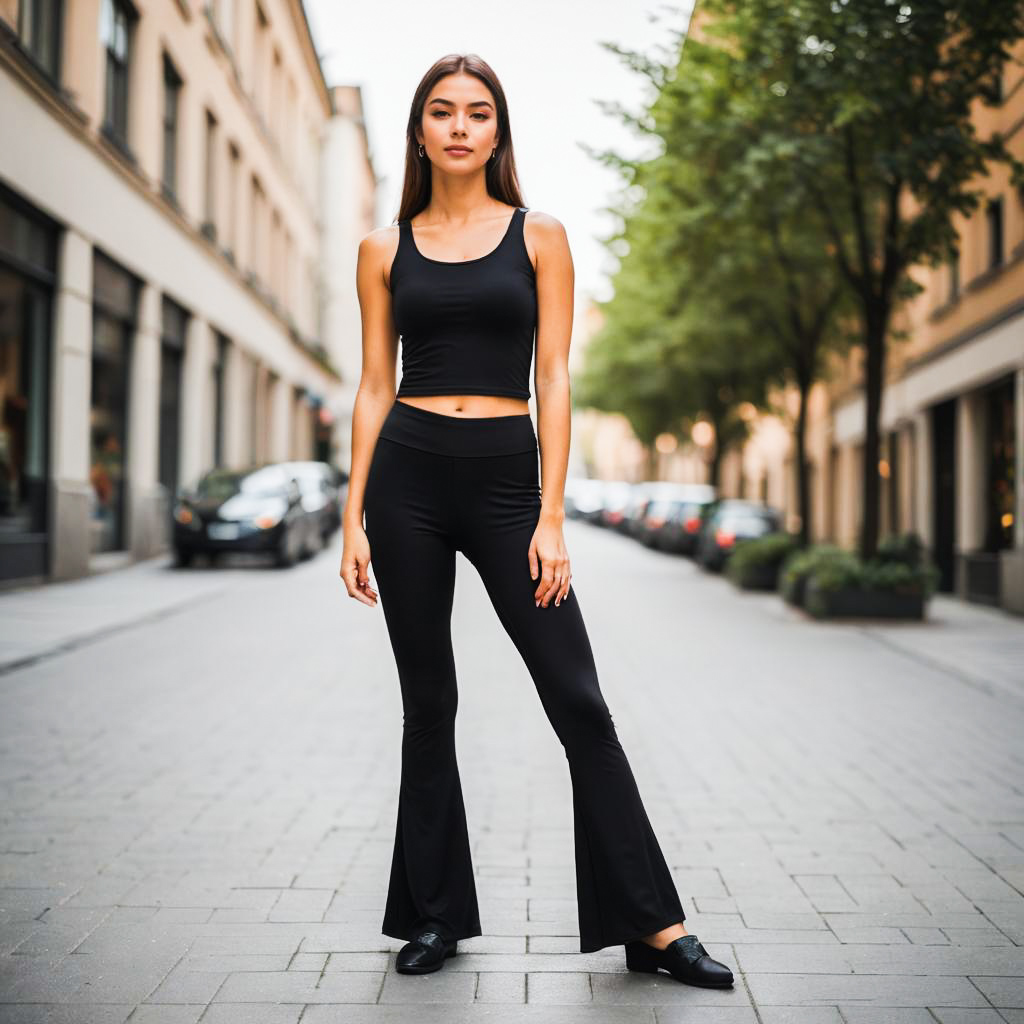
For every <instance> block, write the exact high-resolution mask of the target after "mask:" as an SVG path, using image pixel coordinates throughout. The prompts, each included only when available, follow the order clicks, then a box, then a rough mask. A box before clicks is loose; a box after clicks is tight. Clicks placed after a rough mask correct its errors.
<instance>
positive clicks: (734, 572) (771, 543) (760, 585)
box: [725, 532, 800, 590]
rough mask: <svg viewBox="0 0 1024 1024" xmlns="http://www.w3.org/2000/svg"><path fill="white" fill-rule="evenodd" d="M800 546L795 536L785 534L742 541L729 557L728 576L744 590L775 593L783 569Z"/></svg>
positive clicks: (767, 535)
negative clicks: (787, 560)
mask: <svg viewBox="0 0 1024 1024" xmlns="http://www.w3.org/2000/svg"><path fill="white" fill-rule="evenodd" d="M799 543H800V541H799V538H797V537H795V536H793V534H790V533H782V532H779V533H768V534H765V535H764V536H763V537H756V538H749V539H748V540H743V541H740V543H739V544H737V545H736V550H735V551H734V552H733V553H732V554H731V555H730V556H729V561H728V563H727V564H726V569H725V572H726V575H727V576H728V577H729V579H731V580H732V582H733V583H735V584H736V585H737V586H738V587H742V588H743V589H744V590H774V589H775V587H776V586H777V584H778V577H779V569H780V568H781V566H782V564H783V562H785V561H786V559H787V558H788V557H789V556H790V555H791V554H792V553H793V552H794V551H795V550H796V548H797V546H798V545H799Z"/></svg>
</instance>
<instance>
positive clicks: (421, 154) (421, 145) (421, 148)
mask: <svg viewBox="0 0 1024 1024" xmlns="http://www.w3.org/2000/svg"><path fill="white" fill-rule="evenodd" d="M420 156H423V143H422V142H421V143H420Z"/></svg>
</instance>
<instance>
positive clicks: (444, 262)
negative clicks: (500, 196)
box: [405, 206, 522, 267]
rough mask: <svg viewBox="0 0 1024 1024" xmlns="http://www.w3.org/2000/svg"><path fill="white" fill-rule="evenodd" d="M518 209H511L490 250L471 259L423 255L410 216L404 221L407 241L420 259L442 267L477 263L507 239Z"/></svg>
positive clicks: (490, 254)
mask: <svg viewBox="0 0 1024 1024" xmlns="http://www.w3.org/2000/svg"><path fill="white" fill-rule="evenodd" d="M520 210H522V207H521V206H517V207H516V208H515V209H514V210H513V211H512V216H511V217H509V219H508V224H506V225H505V232H504V234H503V235H502V236H501V241H499V242H498V244H497V245H496V246H495V247H494V248H493V249H492V250H491V251H490V252H485V253H484V254H483V256H474V257H473V258H472V259H471V260H435V259H434V258H433V256H424V255H423V253H422V252H420V249H419V246H418V245H417V244H416V232H415V231H414V230H413V226H412V219H411V218H410V219H409V220H407V221H406V222H405V223H406V224H407V225H408V228H409V241H410V242H411V243H412V248H413V252H415V253H416V255H417V256H419V258H420V259H421V260H426V261H427V262H428V263H439V264H440V265H441V266H442V267H462V266H465V265H466V264H467V263H479V262H480V261H481V260H486V259H488V258H489V257H491V256H493V255H494V254H495V253H496V252H497V251H498V250H499V249H500V248H501V247H502V246H503V245H504V244H505V242H506V241H507V240H508V236H509V235H510V234H511V233H512V225H513V224H514V223H515V219H516V214H517V213H519V212H520Z"/></svg>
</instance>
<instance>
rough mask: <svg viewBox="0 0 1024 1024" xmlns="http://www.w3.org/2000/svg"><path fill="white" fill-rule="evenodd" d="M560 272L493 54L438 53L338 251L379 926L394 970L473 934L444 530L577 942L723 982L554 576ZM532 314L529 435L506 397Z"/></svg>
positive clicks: (568, 307)
mask: <svg viewBox="0 0 1024 1024" xmlns="http://www.w3.org/2000/svg"><path fill="white" fill-rule="evenodd" d="M573 280H574V275H573V266H572V259H571V256H570V254H569V247H568V243H567V240H566V235H565V231H564V229H563V228H562V225H561V224H560V223H559V222H558V221H557V220H555V218H553V217H550V216H548V215H546V214H542V213H536V212H531V213H530V214H529V215H527V213H526V211H525V208H524V207H523V206H522V198H521V196H520V192H519V186H518V182H517V178H516V171H515V162H514V158H513V152H512V140H511V136H510V134H509V119H508V110H507V106H506V102H505V96H504V93H503V91H502V88H501V85H500V84H499V82H498V80H497V78H496V77H495V75H494V73H493V71H492V70H491V68H490V67H489V66H488V65H487V64H486V63H485V62H484V61H482V60H481V59H480V58H479V57H476V56H474V55H450V56H448V57H445V58H443V59H441V60H440V61H438V62H437V63H436V64H435V65H434V66H433V67H432V68H431V69H430V70H429V71H428V72H427V74H426V75H425V76H424V78H423V80H422V81H421V83H420V85H419V87H418V88H417V90H416V94H415V96H414V97H413V102H412V110H411V113H410V117H409V124H408V129H407V152H406V175H405V187H404V190H403V195H402V202H401V209H400V211H399V218H398V226H397V227H388V228H382V229H380V230H377V231H374V232H372V233H371V234H369V235H367V236H366V238H364V239H363V240H362V242H361V243H360V246H359V257H358V266H357V289H358V294H359V302H360V306H361V310H362V327H363V368H362V376H361V380H360V384H359V390H358V394H357V397H356V401H355V408H354V411H353V416H352V467H351V476H350V480H349V490H348V498H347V501H346V506H345V518H344V553H343V555H342V563H341V577H342V579H343V580H344V581H345V586H346V588H347V590H348V593H349V594H350V595H351V596H352V597H353V598H355V599H356V600H358V601H361V602H363V603H364V604H367V605H370V606H371V607H373V606H375V605H376V603H377V597H378V595H377V592H376V591H375V590H373V588H372V587H371V586H370V581H369V577H368V568H369V565H370V557H371V550H372V553H373V566H374V574H375V576H376V580H377V584H378V585H379V587H380V588H381V593H382V596H383V607H384V617H385V621H386V623H387V628H388V634H389V637H390V641H391V646H392V649H393V652H394V656H395V661H396V665H397V668H398V675H399V681H400V685H401V691H402V702H403V706H404V724H403V737H402V774H401V786H400V789H399V803H398V820H397V824H396V831H395V845H394V856H393V859H392V864H391V877H390V885H389V890H388V897H387V905H386V908H385V912H384V923H383V929H382V931H383V934H385V935H390V936H392V937H393V938H401V939H406V940H408V941H407V942H406V945H405V946H403V947H402V949H401V950H400V952H399V953H398V957H397V960H396V968H397V970H398V971H400V972H402V973H414V974H422V973H425V972H427V971H433V970H437V969H438V968H439V967H441V966H442V965H443V963H444V960H445V958H446V957H449V956H453V955H454V954H455V953H456V949H457V943H458V940H459V939H464V938H469V937H471V936H474V935H480V934H482V932H481V927H480V918H479V912H478V907H477V898H476V888H475V884H474V878H473V866H472V861H471V857H470V847H469V838H468V835H467V825H466V815H465V809H464V805H463V799H462V788H461V783H460V780H459V771H458V766H457V764H456V758H455V711H456V707H457V704H458V691H457V687H456V678H455V663H454V657H453V652H452V641H451V610H452V598H453V588H454V583H455V553H456V551H457V550H458V551H462V553H463V554H464V555H465V556H466V557H467V558H468V559H469V560H470V561H471V562H472V563H473V565H474V566H475V568H476V569H477V570H478V571H479V573H480V575H481V577H482V579H483V582H484V585H485V587H486V589H487V592H488V595H489V597H490V599H491V601H492V603H493V605H494V608H495V611H496V612H497V614H498V617H499V619H500V621H501V623H502V625H503V626H504V627H505V629H506V630H507V632H508V634H509V636H510V637H511V639H512V640H513V642H514V643H515V645H516V647H517V648H518V650H519V652H520V654H521V655H522V657H523V659H524V661H525V663H526V665H527V666H528V668H529V670H530V673H531V676H532V678H533V680H534V682H535V684H536V686H537V692H538V694H539V696H540V699H541V703H542V705H543V707H544V710H545V712H546V714H547V716H548V718H549V720H550V721H551V723H552V725H553V726H554V729H555V731H556V734H557V736H558V738H559V740H560V741H561V742H562V744H563V746H564V747H565V752H566V757H567V759H568V762H569V770H570V777H571V781H572V786H573V807H574V819H575V832H574V838H575V856H576V880H577V904H578V910H579V925H580V950H581V952H584V953H587V952H592V951H593V950H597V949H601V948H603V947H605V946H610V945H616V944H622V945H625V947H626V962H627V966H628V967H629V968H630V969H632V970H642V971H651V972H656V971H657V970H658V968H659V967H664V968H665V969H667V970H668V971H669V972H670V973H671V974H672V975H673V976H674V977H676V978H678V979H679V980H681V981H685V982H687V983H690V984H699V985H711V986H715V987H722V986H728V985H731V984H732V972H731V971H730V970H729V969H728V968H727V967H725V966H724V965H723V964H720V963H718V962H717V961H715V960H712V959H711V957H710V956H708V955H707V952H706V950H705V949H704V947H703V946H702V945H701V944H700V942H699V941H698V940H697V938H696V936H694V935H689V934H687V932H686V929H685V928H684V927H683V924H682V922H683V920H684V919H685V915H684V914H683V910H682V907H681V905H680V902H679V897H678V895H677V893H676V889H675V886H674V885H673V882H672V878H671V876H670V874H669V870H668V867H667V865H666V863H665V859H664V857H663V855H662V852H661V850H660V848H659V846H658V842H657V840H656V838H655V836H654V833H653V831H652V829H651V825H650V822H649V821H648V818H647V815H646V813H645V811H644V808H643V805H642V803H641V800H640V796H639V793H638V792H637V787H636V783H635V781H634V778H633V775H632V772H631V770H630V767H629V763H628V762H627V760H626V756H625V754H624V753H623V751H622V747H621V746H620V744H619V740H618V738H617V736H616V732H615V727H614V724H613V722H612V718H611V715H610V714H609V711H608V708H607V706H606V704H605V702H604V699H603V697H602V694H601V690H600V687H599V685H598V679H597V672H596V669H595V666H594V659H593V655H592V652H591V647H590V643H589V640H588V637H587V632H586V628H585V626H584V623H583V618H582V616H581V613H580V609H579V606H578V603H577V600H576V599H575V597H574V596H573V592H572V591H571V589H570V580H571V576H572V574H571V572H570V567H569V558H568V555H567V553H566V548H565V542H564V540H563V537H562V518H563V509H562V500H563V491H564V486H565V474H566V465H567V460H568V450H569V384H568V371H567V361H568V349H569V334H570V328H571V325H572V301H573ZM534 334H536V370H535V378H534V381H535V386H536V388H537V406H538V424H539V427H538V432H537V433H535V432H534V429H533V423H532V420H531V418H530V413H529V405H528V404H527V399H528V398H529V397H530V388H529V370H530V363H531V360H532V359H533V357H534V352H533V343H534ZM399 335H400V336H401V339H402V381H401V385H400V387H399V388H398V391H397V393H396V391H395V361H396V356H397V349H398V337H399ZM538 433H539V454H540V461H541V463H542V473H541V475H542V477H543V489H541V487H540V481H539V477H538V466H537V461H538ZM364 514H365V529H364V525H363V516H364ZM371 545H372V547H371Z"/></svg>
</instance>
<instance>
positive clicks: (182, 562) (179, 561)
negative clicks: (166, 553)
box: [174, 548, 192, 568]
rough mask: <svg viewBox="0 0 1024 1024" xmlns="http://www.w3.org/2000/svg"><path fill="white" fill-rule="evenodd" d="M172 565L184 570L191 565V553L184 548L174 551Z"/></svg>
mask: <svg viewBox="0 0 1024 1024" xmlns="http://www.w3.org/2000/svg"><path fill="white" fill-rule="evenodd" d="M174 564H175V565H176V566H177V567H178V568H184V567H185V566H188V565H191V564H192V552H191V551H188V550H186V549H185V548H175V549H174Z"/></svg>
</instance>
